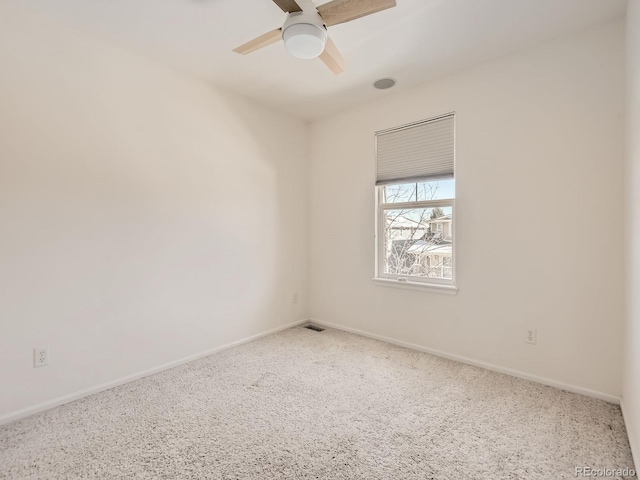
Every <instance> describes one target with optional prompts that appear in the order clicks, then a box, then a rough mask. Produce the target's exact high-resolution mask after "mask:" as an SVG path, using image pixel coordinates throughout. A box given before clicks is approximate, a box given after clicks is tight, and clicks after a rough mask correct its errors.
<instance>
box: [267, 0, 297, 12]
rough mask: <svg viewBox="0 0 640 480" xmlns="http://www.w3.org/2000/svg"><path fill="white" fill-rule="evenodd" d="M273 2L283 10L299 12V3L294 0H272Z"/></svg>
mask: <svg viewBox="0 0 640 480" xmlns="http://www.w3.org/2000/svg"><path fill="white" fill-rule="evenodd" d="M273 3H275V4H276V5H278V6H279V7H280V8H281V9H282V11H283V12H286V13H289V12H301V11H302V9H301V8H300V5H298V4H297V3H296V0H273Z"/></svg>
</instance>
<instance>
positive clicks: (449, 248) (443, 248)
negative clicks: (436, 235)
mask: <svg viewBox="0 0 640 480" xmlns="http://www.w3.org/2000/svg"><path fill="white" fill-rule="evenodd" d="M452 252H453V245H452V244H451V242H442V243H429V242H425V241H424V240H418V241H417V242H415V243H414V244H413V245H411V247H409V249H408V250H407V253H415V254H429V255H451V253H452Z"/></svg>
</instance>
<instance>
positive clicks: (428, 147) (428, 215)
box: [376, 114, 455, 285]
mask: <svg viewBox="0 0 640 480" xmlns="http://www.w3.org/2000/svg"><path fill="white" fill-rule="evenodd" d="M376 167H377V182H376V197H377V222H376V223H377V231H376V251H377V259H376V260H377V261H376V278H379V279H386V280H395V281H399V282H415V283H420V284H438V285H453V284H454V281H455V278H454V275H455V269H454V265H455V263H454V261H455V260H454V207H455V178H454V116H453V114H451V115H445V116H442V117H438V118H436V119H431V120H427V121H424V122H419V123H415V124H411V125H408V126H404V127H399V128H396V129H391V130H386V131H384V132H378V133H376Z"/></svg>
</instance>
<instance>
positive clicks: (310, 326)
mask: <svg viewBox="0 0 640 480" xmlns="http://www.w3.org/2000/svg"><path fill="white" fill-rule="evenodd" d="M304 328H308V329H309V330H313V331H314V332H324V328H320V327H316V326H315V325H307V326H306V327H304Z"/></svg>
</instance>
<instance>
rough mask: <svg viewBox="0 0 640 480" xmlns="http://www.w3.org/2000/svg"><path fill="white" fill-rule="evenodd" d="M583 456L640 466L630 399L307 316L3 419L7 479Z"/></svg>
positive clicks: (491, 470)
mask: <svg viewBox="0 0 640 480" xmlns="http://www.w3.org/2000/svg"><path fill="white" fill-rule="evenodd" d="M577 466H589V467H592V468H594V469H595V468H625V467H627V468H633V463H632V458H631V453H630V450H629V444H628V441H627V435H626V431H625V427H624V424H623V421H622V416H621V413H620V408H619V407H618V406H616V405H612V404H609V403H606V402H603V401H600V400H595V399H592V398H588V397H584V396H581V395H576V394H572V393H568V392H564V391H561V390H557V389H554V388H551V387H545V386H543V385H538V384H536V383H532V382H528V381H525V380H520V379H517V378H513V377H509V376H506V375H502V374H498V373H495V372H490V371H488V370H483V369H481V368H476V367H472V366H468V365H464V364H461V363H457V362H453V361H450V360H446V359H442V358H438V357H434V356H432V355H428V354H425V353H420V352H416V351H412V350H408V349H405V348H401V347H396V346H393V345H389V344H386V343H383V342H379V341H376V340H371V339H368V338H363V337H360V336H357V335H352V334H349V333H345V332H341V331H337V330H331V329H327V330H325V331H324V332H314V331H311V330H308V329H305V328H303V327H296V328H292V329H289V330H286V331H283V332H280V333H277V334H274V335H270V336H268V337H264V338H262V339H260V340H256V341H254V342H252V343H248V344H245V345H241V346H238V347H235V348H233V349H230V350H226V351H223V352H220V353H216V354H214V355H211V356H209V357H206V358H203V359H200V360H197V361H194V362H192V363H189V364H187V365H183V366H180V367H177V368H174V369H172V370H169V371H166V372H163V373H160V374H157V375H153V376H151V377H147V378H144V379H141V380H138V381H135V382H132V383H128V384H126V385H122V386H120V387H116V388H113V389H111V390H108V391H106V392H102V393H99V394H96V395H93V396H90V397H87V398H84V399H81V400H78V401H75V402H72V403H69V404H67V405H63V406H61V407H58V408H55V409H52V410H49V411H46V412H43V413H40V414H37V415H34V416H31V417H29V418H26V419H23V420H20V421H17V422H14V423H12V424H9V425H5V426H2V427H0V478H3V479H32V478H33V479H35V478H38V479H78V478H99V479H124V478H127V479H132V478H136V479H151V478H153V479H201V478H202V479H205V478H206V479H389V480H405V479H420V480H424V479H437V480H446V479H452V480H453V479H455V480H461V479H483V480H484V479H491V480H494V479H496V480H497V479H549V480H556V479H561V478H576V477H575V467H577ZM612 478H631V477H612ZM633 478H635V477H633Z"/></svg>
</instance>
